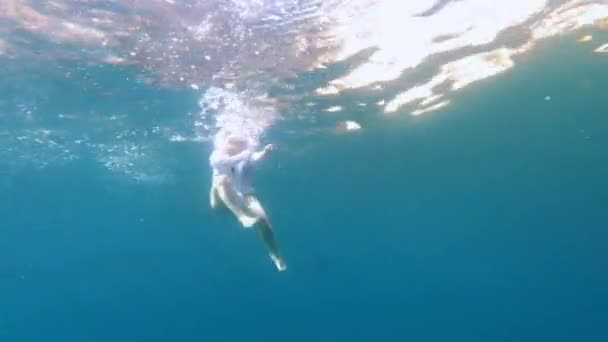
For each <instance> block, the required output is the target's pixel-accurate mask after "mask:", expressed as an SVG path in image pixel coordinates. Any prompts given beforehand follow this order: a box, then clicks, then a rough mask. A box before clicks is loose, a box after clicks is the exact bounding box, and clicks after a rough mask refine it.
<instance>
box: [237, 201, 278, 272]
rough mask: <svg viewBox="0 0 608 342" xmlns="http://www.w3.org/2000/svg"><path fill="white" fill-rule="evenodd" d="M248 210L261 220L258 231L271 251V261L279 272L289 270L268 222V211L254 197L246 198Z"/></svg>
mask: <svg viewBox="0 0 608 342" xmlns="http://www.w3.org/2000/svg"><path fill="white" fill-rule="evenodd" d="M245 200H246V203H247V208H248V209H249V210H250V211H251V212H252V213H253V214H254V215H255V216H256V217H257V218H258V219H259V221H258V225H257V229H258V231H259V232H260V235H261V236H262V240H263V241H264V243H265V244H266V247H267V248H268V250H269V251H270V259H271V260H272V262H273V263H274V265H275V266H276V268H277V270H279V271H284V270H286V269H287V264H285V261H284V260H283V258H282V257H281V255H280V253H279V246H278V244H277V241H276V239H275V236H274V231H273V230H272V226H271V225H270V222H269V221H268V216H267V215H266V211H265V210H264V208H263V207H262V205H261V204H260V201H258V199H257V198H255V197H254V196H253V195H247V196H246V198H245Z"/></svg>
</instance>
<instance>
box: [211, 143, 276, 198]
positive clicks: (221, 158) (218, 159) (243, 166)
mask: <svg viewBox="0 0 608 342" xmlns="http://www.w3.org/2000/svg"><path fill="white" fill-rule="evenodd" d="M264 154H265V151H264V150H262V151H259V152H255V151H254V150H253V146H251V145H250V146H249V147H248V148H245V149H244V150H243V151H241V152H239V153H238V154H235V155H232V156H231V155H229V154H228V153H226V152H225V151H223V150H221V149H215V150H214V151H213V152H212V153H211V156H210V157H209V161H210V164H211V166H212V167H213V175H214V176H220V175H224V176H227V177H229V178H230V179H231V180H232V184H233V186H234V189H235V190H236V191H237V192H239V193H241V194H246V193H248V192H251V191H252V190H253V189H252V186H251V182H250V179H251V176H250V175H251V168H252V164H253V163H255V162H257V161H258V160H260V159H261V158H262V157H263V155H264Z"/></svg>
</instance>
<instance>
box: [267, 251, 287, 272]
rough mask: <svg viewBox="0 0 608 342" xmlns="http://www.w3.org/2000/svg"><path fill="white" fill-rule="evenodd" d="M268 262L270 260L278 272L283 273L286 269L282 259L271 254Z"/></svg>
mask: <svg viewBox="0 0 608 342" xmlns="http://www.w3.org/2000/svg"><path fill="white" fill-rule="evenodd" d="M270 260H272V262H273V263H274V265H275V266H276V268H277V270H278V271H279V272H282V271H285V270H286V269H287V265H286V264H285V262H284V261H283V259H281V258H280V257H278V256H276V255H274V254H272V253H271V254H270Z"/></svg>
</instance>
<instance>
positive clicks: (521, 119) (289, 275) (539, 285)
mask: <svg viewBox="0 0 608 342" xmlns="http://www.w3.org/2000/svg"><path fill="white" fill-rule="evenodd" d="M524 58H525V59H526V60H525V61H524V62H523V63H521V64H519V65H518V66H517V67H516V68H514V69H512V70H510V71H508V72H507V73H505V74H504V75H501V76H497V77H495V78H493V79H490V80H486V81H482V82H479V83H477V84H475V85H472V86H471V87H469V88H467V89H465V90H463V91H462V92H460V93H459V94H458V95H457V96H454V98H453V99H452V100H453V102H452V104H451V105H450V106H448V107H446V108H444V109H441V110H439V111H437V112H433V113H430V114H425V115H422V116H420V117H411V116H405V115H403V116H396V117H381V114H380V113H377V112H373V111H370V110H369V109H366V110H364V109H361V110H360V112H358V113H351V114H352V115H353V116H356V118H357V119H359V120H360V121H361V122H362V123H363V126H364V129H363V130H361V131H360V132H357V133H356V134H351V135H340V134H338V135H332V134H326V133H315V134H311V135H305V134H304V133H305V132H308V131H310V130H312V127H310V126H308V125H307V124H305V123H302V122H282V123H279V124H277V126H275V127H274V128H273V130H271V131H270V132H269V133H268V137H267V140H268V141H271V142H273V143H275V144H277V146H278V147H279V149H278V150H277V151H276V152H275V153H274V155H273V156H272V157H270V159H269V160H268V162H266V163H264V164H263V165H262V166H261V167H260V168H259V169H258V171H257V173H256V174H255V186H256V189H257V192H258V194H259V197H260V198H261V199H262V200H263V202H264V203H265V205H266V207H267V210H268V212H269V214H270V217H271V219H272V221H273V222H274V224H275V226H276V230H277V238H278V239H279V242H280V245H281V247H282V249H283V251H284V254H285V258H286V260H287V263H288V265H289V269H288V270H287V272H284V273H277V272H275V271H274V269H273V268H272V266H271V264H270V262H269V260H268V258H267V256H266V251H265V250H264V248H263V245H262V244H261V242H260V241H259V239H258V236H257V235H256V234H255V233H254V232H252V231H244V230H243V229H242V228H240V227H239V226H238V225H237V223H236V222H235V220H234V219H233V218H232V217H231V216H229V215H226V214H222V213H221V212H215V211H211V210H210V208H209V206H208V186H209V181H210V170H209V167H208V166H207V157H208V154H209V149H210V147H209V144H208V143H207V142H205V141H185V142H179V143H178V142H171V141H168V140H166V139H160V138H158V135H156V136H155V135H154V134H152V133H151V135H150V136H141V135H138V136H134V137H128V136H127V137H124V136H121V138H120V139H121V140H120V142H121V145H120V148H127V149H130V148H131V147H133V145H135V146H140V147H141V149H144V150H145V152H146V153H145V155H143V156H141V157H137V158H134V159H129V160H130V161H129V162H133V163H134V165H132V166H131V167H128V166H129V165H128V162H127V165H126V166H125V165H124V164H121V160H120V159H112V160H111V161H112V162H113V163H114V164H112V163H110V164H104V161H105V162H107V159H104V158H103V155H102V156H101V157H100V155H98V154H96V153H97V152H99V150H100V149H99V148H97V149H96V148H94V147H90V146H97V147H99V144H106V147H107V146H108V145H109V144H111V143H112V141H113V140H114V139H115V133H116V132H122V131H121V129H120V127H118V128H117V127H114V126H112V125H119V126H120V125H125V126H126V127H143V128H145V129H143V128H142V131H146V129H147V128H150V132H153V127H154V126H155V125H158V124H159V123H162V126H163V127H171V129H173V130H174V131H178V132H182V133H183V132H186V133H187V132H188V130H189V129H191V126H192V119H191V116H188V115H187V113H191V112H196V110H197V105H196V101H197V99H198V97H199V95H200V94H198V93H195V92H193V91H190V90H189V91H174V90H160V89H153V88H149V87H147V86H146V85H144V84H141V83H137V82H134V81H132V80H125V77H127V76H128V71H113V70H110V69H107V68H106V69H99V68H95V67H89V68H82V69H81V70H80V71H78V72H74V76H72V77H73V78H72V79H67V80H66V79H64V78H61V79H60V78H53V77H52V75H44V74H36V73H30V74H29V75H28V76H24V77H23V78H22V79H21V80H16V79H10V80H11V83H9V82H8V81H5V82H2V87H4V91H3V95H2V97H3V98H4V99H5V101H4V103H5V104H4V109H3V112H4V118H3V120H5V121H4V122H5V127H4V129H5V131H4V133H3V134H4V138H3V141H4V143H6V144H9V143H10V144H12V145H8V147H7V148H5V151H4V156H5V157H4V161H3V164H2V165H3V166H2V167H3V168H4V170H3V171H2V172H1V173H0V174H1V175H2V181H1V182H0V189H1V191H0V201H1V203H2V204H3V205H2V206H1V208H0V215H1V217H2V218H3V224H2V238H1V239H0V276H1V278H0V279H1V281H0V293H1V295H0V337H2V339H3V340H5V341H40V340H41V339H45V340H57V341H85V340H86V341H108V340H116V341H167V340H173V341H241V340H245V339H248V340H267V341H268V340H283V341H311V340H315V341H341V340H351V341H372V340H374V341H375V340H385V341H406V340H412V341H446V340H455V341H490V340H492V341H575V340H576V341H578V340H580V341H605V340H606V339H608V333H607V332H606V329H605V326H606V317H608V290H607V289H608V277H607V276H606V272H605V270H606V267H607V266H608V265H607V261H608V252H607V251H606V248H605V246H606V243H607V242H608V233H607V231H606V227H608V225H607V223H606V211H605V203H606V201H607V200H608V194H607V193H608V192H607V191H608V182H607V180H606V174H607V172H608V155H607V154H606V151H605V146H607V143H608V135H607V134H606V132H608V118H607V117H606V115H605V114H606V111H605V104H604V103H603V101H602V100H603V95H605V91H604V89H606V87H608V68H606V66H608V59H606V58H605V56H600V55H597V54H593V53H592V52H590V51H588V50H587V49H585V48H582V47H580V46H579V45H577V43H575V42H573V41H572V39H569V40H566V39H563V40H559V41H552V42H551V43H550V44H548V45H546V46H543V47H541V48H539V49H538V50H535V52H534V53H532V54H528V55H526V56H525V57H524ZM83 75H84V76H83ZM74 78H76V82H74ZM84 78H86V80H85V79H84ZM91 80H93V81H91ZM89 81H91V82H93V83H95V82H97V83H98V85H96V86H87V87H86V89H83V86H82V85H83V84H90V83H87V82H89ZM19 82H21V83H19ZM547 96H550V99H548V100H546V99H545V98H546V97H547ZM18 99H26V100H27V101H28V103H29V105H28V108H32V107H33V105H32V104H35V107H36V109H34V110H33V113H32V114H26V113H23V112H19V107H16V106H13V105H12V104H14V103H17V102H18V101H17V100H18ZM62 113H64V115H67V116H69V115H75V116H76V118H74V119H69V120H68V119H65V118H64V119H61V118H58V115H60V114H62ZM115 114H116V115H118V116H120V115H125V116H126V117H125V118H124V119H121V120H115V121H112V120H105V119H103V118H104V116H108V115H115ZM23 115H26V116H27V115H31V116H32V118H31V119H28V120H23ZM335 115H336V120H337V119H339V118H340V115H342V114H335ZM28 125H30V126H31V127H42V126H44V127H47V128H48V127H50V128H54V129H57V130H59V131H61V132H63V134H64V135H63V136H58V137H55V138H53V139H52V140H53V141H54V142H55V144H59V145H61V144H62V142H61V139H62V138H61V137H64V138H63V139H67V138H65V137H66V135H67V136H68V137H69V139H71V140H74V139H79V138H82V137H83V136H85V137H86V138H83V139H88V140H87V141H88V142H89V143H90V146H89V147H86V148H85V146H84V145H86V144H84V143H83V145H82V146H83V147H82V150H78V148H77V147H76V149H74V147H73V146H80V145H77V144H76V145H74V144H71V143H70V146H71V150H70V152H61V151H62V149H61V148H55V147H52V146H54V145H52V144H51V147H48V144H46V143H39V145H44V146H47V147H44V148H41V147H37V146H38V145H36V143H35V142H33V143H30V142H28V141H29V140H27V139H26V140H19V139H16V138H15V137H13V135H11V132H12V131H16V130H20V131H24V130H25V129H27V127H28ZM24 127H25V128H24ZM57 130H54V131H52V132H58V131H57ZM289 130H294V131H296V132H297V131H300V132H302V134H301V135H295V136H290V135H286V134H282V133H281V132H286V131H289ZM109 132H110V133H109ZM52 134H56V133H52ZM43 135H44V134H43ZM304 137H305V138H304ZM43 142H48V141H47V140H44V141H43ZM20 144H21V145H20ZM28 144H31V146H30V145H28ZM142 146H143V147H142ZM11 148H13V152H10V150H11ZM101 150H103V148H101ZM26 152H28V153H31V154H29V155H26ZM123 152H124V151H123ZM121 155H124V154H121ZM121 155H119V156H121ZM106 157H107V156H106ZM24 159H25V161H24ZM31 159H34V160H36V161H37V162H36V163H28V162H27V160H30V161H31ZM100 160H101V162H100ZM41 161H44V162H41ZM34 164H35V165H37V166H32V165H34ZM42 166H44V167H42ZM112 166H117V168H115V169H112ZM112 170H114V171H112ZM116 170H118V171H116ZM124 170H127V172H124Z"/></svg>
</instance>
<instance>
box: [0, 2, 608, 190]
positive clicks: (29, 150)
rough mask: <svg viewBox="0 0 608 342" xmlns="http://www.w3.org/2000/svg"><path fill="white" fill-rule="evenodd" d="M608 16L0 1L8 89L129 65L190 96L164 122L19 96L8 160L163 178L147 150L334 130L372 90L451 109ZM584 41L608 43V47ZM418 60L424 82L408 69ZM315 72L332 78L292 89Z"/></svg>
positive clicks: (381, 104) (563, 5)
mask: <svg viewBox="0 0 608 342" xmlns="http://www.w3.org/2000/svg"><path fill="white" fill-rule="evenodd" d="M607 18H608V4H606V3H605V2H603V1H579V0H570V1H547V0H516V1H506V2H488V1H484V0H459V1H456V0H439V1H433V0H419V1H400V0H386V1H380V0H357V1H342V0H331V1H330V0H328V1H320V0H256V1H241V0H231V1H197V0H187V1H164V0H163V1H161V0H154V1H145V2H143V1H140V2H132V1H127V0H107V1H100V2H82V1H75V0H55V1H52V2H45V1H34V0H6V1H2V2H1V3H0V59H2V63H3V66H5V67H4V68H3V70H0V73H2V75H3V76H4V77H3V80H4V81H3V83H4V85H5V87H7V88H10V87H11V84H12V82H18V81H19V80H20V79H22V78H24V77H35V75H36V74H37V72H39V73H40V74H48V75H51V74H53V75H55V76H57V77H60V78H63V79H64V80H65V81H66V82H70V81H72V82H76V81H77V82H80V85H81V88H82V89H84V91H85V92H88V93H86V94H88V95H87V96H110V95H112V96H114V95H115V94H116V93H111V92H108V91H103V92H102V91H101V90H99V89H100V87H101V86H100V84H99V81H98V80H97V79H96V78H95V76H91V75H89V73H90V72H91V71H90V70H92V69H91V68H96V67H97V68H99V67H111V68H115V69H116V70H121V71H125V72H128V73H129V75H128V76H125V82H127V83H128V84H137V85H138V86H142V87H149V89H153V90H154V91H160V90H162V89H168V90H169V91H184V92H192V93H194V96H193V97H192V103H189V104H185V105H184V108H182V109H180V111H181V112H180V113H172V115H173V117H171V118H170V117H169V116H168V114H169V113H168V112H167V109H164V108H163V109H161V107H162V104H160V103H156V104H154V103H149V100H147V99H138V100H137V102H134V105H133V106H130V107H129V108H125V110H124V111H123V112H120V113H115V112H109V111H108V112H104V111H101V112H92V111H91V110H89V109H86V105H85V107H81V108H78V109H73V110H72V111H66V112H64V113H46V112H45V110H44V108H42V105H41V103H44V101H47V100H48V98H49V95H48V94H45V93H40V94H37V93H34V92H32V93H31V94H30V95H29V96H23V94H22V96H21V97H19V98H13V99H7V100H6V101H4V103H3V104H1V105H0V110H1V112H0V117H3V118H10V120H11V122H14V123H15V126H14V127H13V128H12V129H10V130H8V129H6V130H5V131H1V132H0V143H1V144H2V146H3V152H2V156H3V158H2V159H3V163H7V164H9V165H13V166H14V167H16V165H29V164H33V165H38V166H40V167H46V166H48V165H53V164H54V163H60V162H61V163H66V162H70V161H71V160H77V159H79V158H80V157H81V156H82V155H83V153H85V154H91V155H95V156H97V157H96V158H97V160H98V162H99V163H101V164H102V165H105V167H106V168H107V169H108V170H111V171H117V170H120V172H122V173H124V174H127V175H130V177H135V178H138V179H162V178H163V177H154V176H152V175H147V174H146V172H144V171H143V170H154V169H155V168H151V167H150V165H151V163H152V162H151V161H152V160H155V159H156V157H155V155H156V153H155V152H154V151H156V150H157V149H158V148H159V146H163V144H164V143H165V142H170V143H173V144H176V143H184V142H202V141H208V140H209V139H210V138H211V137H212V136H213V134H215V133H216V132H217V131H218V129H220V128H221V127H226V126H227V125H228V126H231V127H232V128H231V129H235V130H240V131H242V132H247V134H248V135H252V136H256V137H260V136H262V135H263V134H264V133H265V132H266V131H268V130H269V129H272V127H273V126H274V125H275V123H276V122H277V121H279V120H305V121H306V122H319V120H317V118H321V119H324V118H331V116H330V115H333V116H334V117H335V119H331V120H326V121H323V122H324V124H325V125H329V127H327V128H328V129H327V130H326V132H336V131H345V130H344V129H340V127H357V129H358V128H360V127H362V125H361V124H360V123H358V122H356V121H354V120H353V118H351V117H349V115H350V110H349V108H351V107H349V104H348V101H349V100H348V99H350V97H348V94H349V93H350V92H352V91H365V92H366V93H368V94H375V95H374V102H373V103H367V102H366V101H364V100H361V101H358V104H357V106H359V107H362V106H374V107H377V108H379V110H380V111H381V112H383V113H386V114H397V113H399V114H411V115H421V114H424V113H428V112H433V111H437V110H439V109H445V108H449V105H450V103H451V102H452V99H453V96H454V94H455V93H456V92H457V91H458V90H461V89H463V88H465V87H467V86H469V85H471V84H474V83H475V82H477V81H480V80H482V79H487V78H490V77H493V76H496V75H500V74H503V73H505V72H507V71H508V70H510V69H512V68H514V67H516V66H517V58H516V57H517V56H520V55H522V54H525V53H531V52H532V51H534V48H535V47H536V46H537V45H538V43H539V41H540V40H542V39H547V38H550V37H556V36H559V35H563V34H566V33H570V32H574V31H576V30H580V29H582V28H585V27H592V26H593V27H596V28H599V29H602V28H605V27H606V26H607V22H608V21H607ZM584 41H585V42H593V43H594V44H595V46H594V47H593V48H590V50H595V51H596V52H598V53H601V52H603V51H604V50H605V48H602V45H604V44H605V43H606V42H601V41H599V42H595V41H591V39H586V40H584ZM345 63H346V64H345ZM344 65H348V66H346V67H344ZM22 68H27V69H28V70H30V71H31V72H28V73H26V74H23V73H22V72H20V71H19V70H21V69H22ZM421 70H426V72H427V74H426V76H424V77H420V76H416V77H414V78H412V77H411V76H412V75H418V74H419V71H421ZM307 72H309V73H312V74H313V75H315V74H326V75H328V76H324V77H323V79H324V81H323V83H317V84H315V85H314V88H313V89H307V88H302V89H304V90H302V91H300V92H297V91H294V89H300V88H298V84H297V80H298V78H299V77H302V75H304V74H305V73H307ZM75 75H80V76H79V77H78V78H76V76H75ZM125 75H126V74H125ZM294 80H296V81H294ZM276 90H279V91H276ZM36 91H38V90H36ZM121 92H123V91H121ZM124 93H125V94H127V93H128V92H124ZM95 94H97V95H95ZM343 96H344V97H343ZM45 98H47V99H45ZM197 98H198V100H199V106H198V108H197V104H196V102H197V101H196V99H197ZM129 100H130V101H136V100H134V98H133V97H132V96H131V98H130V99H129ZM327 100H331V104H330V105H329V106H325V105H323V103H324V101H327ZM41 101H43V102H41ZM302 101H304V102H305V105H302ZM157 110H161V111H163V112H164V115H161V116H158V115H156V114H154V115H151V116H150V117H149V118H148V119H147V120H148V121H147V123H146V125H147V127H146V128H142V127H141V126H136V124H135V123H134V122H132V121H131V120H129V117H131V116H133V115H136V114H135V113H137V112H146V113H155V112H156V111H157ZM378 120H382V118H379V119H378ZM94 125H97V126H94ZM363 126H364V125H363ZM74 127H78V129H77V130H74V129H73V128H74ZM93 127H97V128H93ZM310 129H311V130H312V129H313V127H311V128H310ZM357 129H353V130H357ZM301 130H302V131H301V134H305V133H306V132H305V130H306V128H301ZM346 131H348V130H346ZM48 155H53V157H52V158H49V157H47V156H48ZM159 163H160V161H159ZM138 165H144V166H140V167H138ZM156 169H162V167H157V168H156ZM167 172H168V171H166V170H165V171H162V172H159V174H167Z"/></svg>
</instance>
